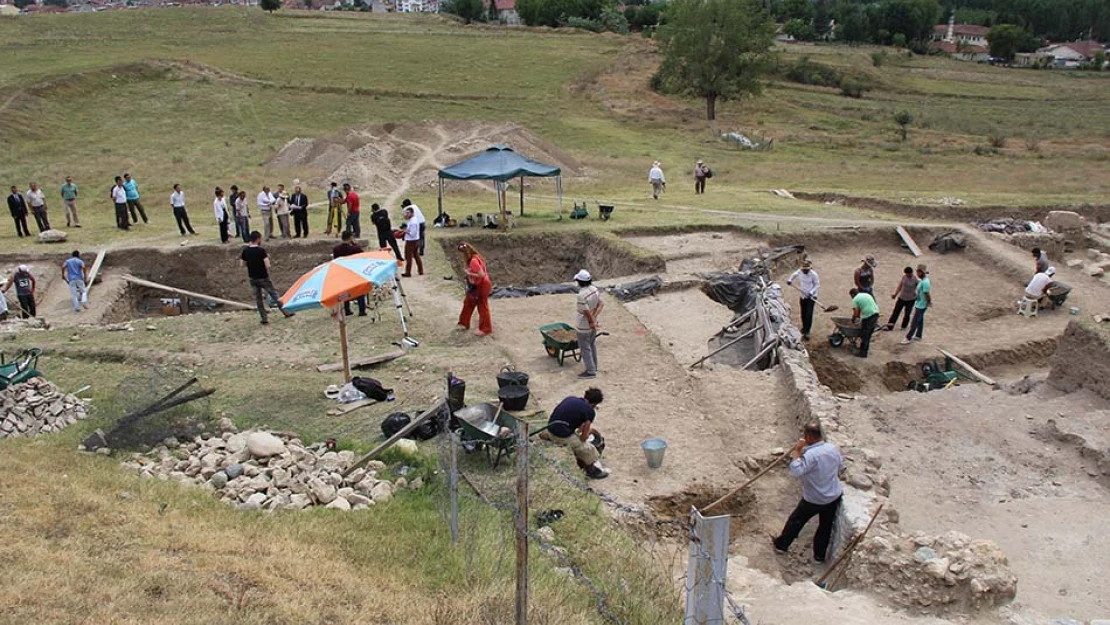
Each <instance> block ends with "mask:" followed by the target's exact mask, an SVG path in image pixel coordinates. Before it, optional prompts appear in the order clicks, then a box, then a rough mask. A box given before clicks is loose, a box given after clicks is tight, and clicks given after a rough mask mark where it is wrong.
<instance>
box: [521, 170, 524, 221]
mask: <svg viewBox="0 0 1110 625" xmlns="http://www.w3.org/2000/svg"><path fill="white" fill-rule="evenodd" d="M520 216H521V217H523V216H524V176H521V177H520Z"/></svg>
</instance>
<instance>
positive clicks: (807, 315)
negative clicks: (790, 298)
mask: <svg viewBox="0 0 1110 625" xmlns="http://www.w3.org/2000/svg"><path fill="white" fill-rule="evenodd" d="M795 280H797V281H798V290H799V291H801V293H802V299H801V302H799V304H800V307H801V311H802V340H805V341H808V340H809V331H810V330H811V329H813V306H814V304H816V303H817V291H818V289H820V288H821V279H820V278H818V277H817V272H816V271H814V270H813V263H812V262H810V260H809V259H808V258H807V259H805V260H803V261H802V267H801V269H798V270H797V271H795V272H794V273H792V274H790V277H789V278H787V279H786V283H787V284H794V281H795Z"/></svg>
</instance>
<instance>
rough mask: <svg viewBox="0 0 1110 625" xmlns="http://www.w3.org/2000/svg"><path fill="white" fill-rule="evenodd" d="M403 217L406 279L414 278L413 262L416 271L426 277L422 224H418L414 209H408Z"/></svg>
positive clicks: (403, 275) (404, 274)
mask: <svg viewBox="0 0 1110 625" xmlns="http://www.w3.org/2000/svg"><path fill="white" fill-rule="evenodd" d="M401 215H402V216H403V217H404V218H405V235H404V236H405V273H403V274H401V276H402V277H404V278H410V277H412V261H414V260H415V261H416V269H417V270H418V271H419V272H420V275H424V259H423V258H422V257H421V256H420V224H419V223H417V221H416V217H415V215H413V212H412V208H411V207H410V208H406V209H405V210H404V211H403V212H402V213H401Z"/></svg>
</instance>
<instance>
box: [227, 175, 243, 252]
mask: <svg viewBox="0 0 1110 625" xmlns="http://www.w3.org/2000/svg"><path fill="white" fill-rule="evenodd" d="M227 190H228V195H227V209H228V212H230V213H231V221H232V223H234V224H235V238H236V239H243V241H244V242H245V241H246V240H247V237H246V236H244V235H243V233H242V231H240V230H239V219H238V218H236V217H235V200H238V199H239V187H238V185H231V186H230V187H228V188H227Z"/></svg>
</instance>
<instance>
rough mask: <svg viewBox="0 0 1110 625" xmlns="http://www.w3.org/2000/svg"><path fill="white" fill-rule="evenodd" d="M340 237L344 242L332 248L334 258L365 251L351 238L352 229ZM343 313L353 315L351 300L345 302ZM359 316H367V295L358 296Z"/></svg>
mask: <svg viewBox="0 0 1110 625" xmlns="http://www.w3.org/2000/svg"><path fill="white" fill-rule="evenodd" d="M340 238H341V239H342V240H343V242H342V243H340V244H339V245H336V246H335V247H333V248H332V250H331V257H332V258H343V257H344V256H354V255H355V254H361V253H362V251H363V250H362V246H361V245H359V244H358V243H355V242H354V241H353V240H351V232H350V231H347V232H344V233H343V234H342V235H341V237H340ZM343 314H345V315H347V316H348V317H350V316H351V314H352V313H351V302H350V300H347V301H345V302H343ZM358 316H359V317H365V316H366V296H365V295H360V296H358Z"/></svg>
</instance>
